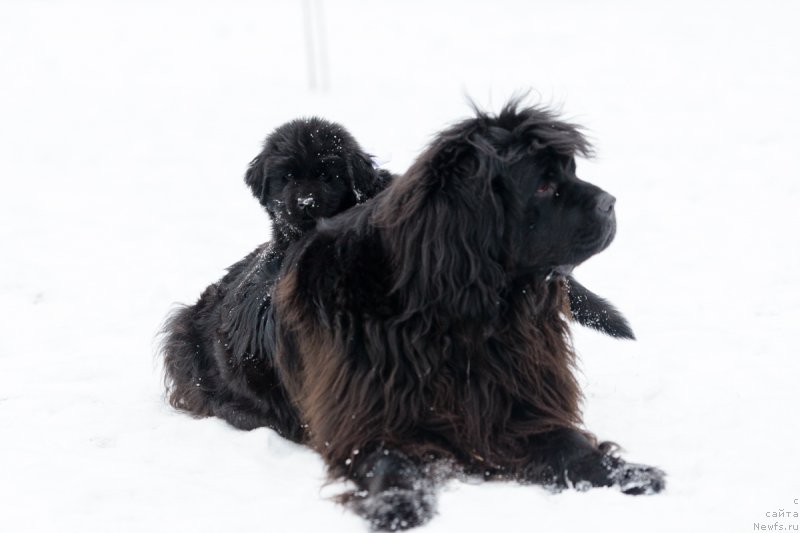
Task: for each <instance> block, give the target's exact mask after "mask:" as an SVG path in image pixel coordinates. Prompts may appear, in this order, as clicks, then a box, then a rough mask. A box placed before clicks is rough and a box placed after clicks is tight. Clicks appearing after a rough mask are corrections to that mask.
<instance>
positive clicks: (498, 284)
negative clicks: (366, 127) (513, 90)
mask: <svg viewBox="0 0 800 533" xmlns="http://www.w3.org/2000/svg"><path fill="white" fill-rule="evenodd" d="M448 133H449V134H448ZM470 134H471V132H470V131H463V129H459V127H458V126H456V127H455V128H453V130H451V132H446V133H445V135H443V136H442V137H443V138H442V139H441V140H440V141H439V142H437V143H435V144H434V145H433V146H431V147H430V148H429V149H428V150H427V151H426V152H425V153H424V154H423V155H422V156H420V158H419V159H417V161H416V162H415V163H414V164H413V165H412V167H411V168H410V169H409V170H408V171H407V172H406V174H405V175H404V176H402V177H399V178H397V180H396V181H394V183H393V184H392V186H391V187H389V189H388V192H389V194H388V195H387V196H385V197H384V198H383V201H382V202H381V210H380V211H379V212H378V214H377V216H376V218H375V222H376V224H377V225H378V226H379V227H381V228H383V229H384V230H385V231H386V232H385V236H386V238H387V239H388V240H389V241H390V242H391V246H390V248H391V249H392V252H393V255H394V257H393V263H394V265H396V270H395V274H396V276H395V279H394V286H393V291H394V292H396V293H398V294H402V295H403V297H404V298H406V299H407V300H408V302H406V305H411V304H410V303H409V302H415V304H414V305H419V306H434V307H437V308H441V309H443V310H445V312H446V313H448V314H450V315H452V316H460V317H462V318H465V319H467V318H478V317H481V318H483V317H485V314H486V313H496V312H497V302H498V301H499V300H500V297H499V292H500V291H501V290H502V284H503V280H504V279H505V270H504V265H503V264H502V263H501V256H502V252H501V250H502V249H503V247H504V246H505V242H504V231H505V227H504V225H505V213H504V211H503V205H502V202H500V201H498V200H497V198H495V197H494V193H493V190H492V178H493V169H494V168H495V167H494V163H493V162H492V161H490V160H489V159H491V157H492V156H491V154H487V153H485V152H483V151H482V150H479V149H477V148H476V146H475V144H474V143H473V142H472V140H471V139H470V138H469V136H470ZM495 155H496V154H495Z"/></svg>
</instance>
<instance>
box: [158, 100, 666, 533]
mask: <svg viewBox="0 0 800 533" xmlns="http://www.w3.org/2000/svg"><path fill="white" fill-rule="evenodd" d="M589 150H590V147H589V145H588V143H587V142H586V140H585V139H584V138H583V136H582V135H581V134H580V133H579V131H578V130H577V129H576V128H575V127H574V126H572V125H570V124H566V123H564V122H561V121H559V120H558V119H557V118H556V117H555V116H554V115H552V114H551V113H549V112H548V111H546V110H543V109H537V108H520V106H519V105H518V104H517V103H514V102H512V103H511V104H509V105H508V106H507V107H506V108H505V109H503V111H502V112H501V113H500V114H499V115H497V116H490V115H487V114H484V113H481V112H478V113H477V117H475V118H473V119H469V120H466V121H464V122H461V123H459V124H457V125H456V126H454V127H452V128H450V129H448V130H447V131H445V132H443V133H442V134H440V135H439V136H438V137H437V138H436V140H435V141H434V142H433V144H432V145H431V146H430V147H429V148H428V149H427V150H426V151H425V153H423V154H422V156H420V158H419V159H418V160H417V162H416V163H415V164H414V165H413V166H412V168H411V169H409V171H408V172H407V173H406V174H405V175H403V176H402V177H399V178H396V179H395V180H394V181H392V182H391V184H389V182H390V180H391V176H390V175H389V174H388V173H386V172H385V171H381V170H377V169H375V168H374V167H373V165H372V161H371V158H370V157H369V155H368V154H365V153H364V152H363V150H361V148H360V147H359V146H358V144H357V143H356V142H355V140H354V139H353V138H352V137H351V136H350V135H349V134H348V133H347V132H346V131H345V130H344V129H343V128H342V127H341V126H338V125H336V124H332V123H328V122H325V121H321V120H319V119H311V120H309V121H294V122H291V123H289V124H286V125H284V126H282V127H281V128H278V130H276V131H275V132H274V133H273V134H272V135H270V137H268V139H267V142H266V144H265V147H264V150H263V151H262V153H261V154H260V155H259V156H258V157H256V159H254V160H253V162H252V163H251V167H250V170H249V171H248V173H247V176H246V182H247V184H248V185H249V186H250V188H251V189H252V191H253V193H254V195H255V196H256V197H257V198H258V199H259V201H260V202H261V204H262V205H263V206H264V207H265V208H266V209H267V211H268V212H269V214H270V215H271V217H272V219H273V221H274V223H275V228H274V230H273V241H272V242H271V243H268V244H266V245H262V246H261V247H260V248H258V249H257V250H255V251H254V252H253V253H251V254H250V255H249V256H248V257H246V258H245V259H243V260H242V261H240V262H239V263H237V264H235V265H233V266H232V267H231V268H230V269H229V272H228V274H227V275H226V276H225V277H223V278H222V279H221V280H220V281H219V282H218V283H216V284H214V285H211V286H210V287H208V288H207V289H206V291H205V292H204V293H203V295H202V296H201V298H200V300H199V301H198V302H197V303H196V304H195V305H194V306H189V307H184V308H182V309H180V310H179V311H178V312H176V313H175V314H174V315H173V316H172V317H171V319H170V320H169V321H168V323H167V325H166V327H165V341H164V344H163V352H164V357H165V369H166V381H167V386H168V391H169V396H170V402H171V403H172V405H174V406H175V407H177V408H180V409H184V410H187V411H189V412H191V413H193V414H195V415H198V416H210V415H216V416H220V417H222V418H224V419H225V420H227V421H228V422H230V423H231V424H233V425H234V426H236V427H238V428H242V429H252V428H254V427H260V426H269V427H271V428H273V429H275V430H276V431H278V432H279V433H280V434H282V435H284V436H285V437H287V438H290V439H292V440H294V441H297V442H305V443H306V444H308V445H309V446H312V447H313V448H315V449H316V450H318V451H319V452H320V453H321V454H322V456H323V457H324V458H325V460H326V462H327V463H328V465H329V468H330V474H331V476H332V477H334V478H336V477H345V478H348V479H350V480H352V481H354V482H355V484H356V486H357V490H355V491H353V492H351V493H349V494H346V495H344V496H343V497H342V501H344V502H345V503H347V504H348V505H350V506H351V507H352V508H353V509H354V510H355V511H356V512H358V513H359V514H361V515H363V516H365V517H366V518H367V519H368V520H369V522H370V524H371V525H372V526H373V527H374V528H376V529H389V530H394V529H403V528H408V527H413V526H415V525H419V524H421V523H424V522H425V521H427V520H428V519H429V518H430V517H431V516H432V515H433V513H434V509H435V486H436V482H437V480H440V479H441V478H442V476H449V475H454V474H455V473H463V474H465V475H480V476H483V477H485V478H486V479H515V480H519V481H522V482H526V483H540V484H544V485H546V486H548V487H550V488H551V489H554V490H559V489H561V488H565V487H575V488H577V489H579V490H585V489H588V488H589V487H593V486H616V487H618V488H619V489H620V490H622V491H623V492H625V493H628V494H647V493H654V492H658V491H660V490H661V489H662V488H663V486H664V474H663V473H662V472H661V471H659V470H657V469H655V468H651V467H646V466H641V465H632V464H628V463H625V462H624V461H623V460H622V459H620V458H619V457H617V456H616V455H615V454H614V453H613V451H614V447H613V446H612V445H610V444H609V443H598V442H597V441H596V440H595V438H594V437H593V436H592V435H591V434H590V433H588V432H586V431H584V430H583V429H581V421H580V413H579V400H580V391H579V390H578V386H577V384H576V381H575V379H574V377H573V365H574V354H573V352H572V349H571V346H570V342H569V330H568V325H567V322H566V321H567V320H568V319H574V320H576V321H577V322H578V323H580V324H583V325H586V326H589V327H593V328H595V329H598V330H600V331H601V332H604V333H607V334H609V335H612V336H614V337H620V338H633V333H632V331H631V330H630V327H629V326H628V324H627V322H626V321H625V319H624V318H623V317H622V315H621V314H619V312H617V311H616V310H615V309H614V308H613V307H612V306H611V305H610V304H608V302H606V301H605V300H603V299H602V298H600V297H598V296H596V295H595V294H593V293H592V292H591V291H589V290H588V289H586V288H585V287H583V286H581V285H580V284H579V283H577V281H575V280H574V279H572V278H571V277H570V276H569V274H570V272H571V270H572V268H573V267H574V266H575V265H577V264H579V263H581V262H582V261H584V260H586V259H587V258H589V257H590V256H592V255H593V254H595V253H597V252H599V251H601V250H602V249H604V248H605V247H606V246H608V244H609V243H610V242H611V240H612V239H613V236H614V232H615V222H614V198H613V197H612V196H610V195H609V194H607V193H605V192H603V191H602V190H600V189H599V188H597V187H595V186H593V185H590V184H588V183H585V182H582V181H580V180H578V178H577V177H576V176H575V162H574V157H575V156H576V155H587V154H588V152H589ZM384 188H386V190H385V191H383V192H380V191H381V190H382V189H384ZM379 192H380V194H378V193H379ZM376 194H377V196H375V195H376ZM373 196H374V198H372V197H373ZM362 202H363V203H362ZM337 213H341V214H339V215H338V216H335V217H333V218H331V219H329V220H325V219H323V220H322V222H318V221H319V219H321V218H323V217H330V216H332V215H335V214H337Z"/></svg>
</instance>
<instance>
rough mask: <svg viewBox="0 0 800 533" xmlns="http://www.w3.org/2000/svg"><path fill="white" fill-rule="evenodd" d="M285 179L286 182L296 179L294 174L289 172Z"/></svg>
mask: <svg viewBox="0 0 800 533" xmlns="http://www.w3.org/2000/svg"><path fill="white" fill-rule="evenodd" d="M283 179H284V181H291V180H293V179H294V174H292V173H291V172H289V173H288V174H286V175H285V176H284V177H283Z"/></svg>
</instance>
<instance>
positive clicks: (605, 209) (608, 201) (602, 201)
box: [595, 192, 617, 215]
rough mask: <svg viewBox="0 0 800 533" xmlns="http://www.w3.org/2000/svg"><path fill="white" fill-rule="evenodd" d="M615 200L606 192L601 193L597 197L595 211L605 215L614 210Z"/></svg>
mask: <svg viewBox="0 0 800 533" xmlns="http://www.w3.org/2000/svg"><path fill="white" fill-rule="evenodd" d="M616 201H617V199H616V198H614V197H613V196H612V195H610V194H608V193H607V192H602V193H600V195H599V196H598V197H597V204H595V209H597V210H598V211H599V212H600V213H602V214H604V215H607V214H609V213H610V212H611V210H612V209H614V204H615V203H616Z"/></svg>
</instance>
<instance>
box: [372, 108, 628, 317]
mask: <svg viewBox="0 0 800 533" xmlns="http://www.w3.org/2000/svg"><path fill="white" fill-rule="evenodd" d="M590 152H591V147H590V145H589V143H588V141H587V140H586V139H585V137H584V136H583V135H582V134H581V132H580V131H579V129H578V128H577V127H575V126H573V125H571V124H568V123H566V122H562V121H560V120H558V119H557V117H556V116H555V115H554V114H553V113H551V112H550V111H547V110H544V109H541V108H536V107H529V108H521V107H520V106H519V104H518V103H517V102H516V101H512V102H511V103H510V104H508V105H507V106H506V107H505V108H504V109H503V110H502V111H501V112H500V113H499V114H498V115H489V114H486V113H483V112H477V116H476V117H474V118H471V119H468V120H465V121H463V122H460V123H458V124H456V125H455V126H453V127H451V128H449V129H447V130H445V131H444V132H442V133H441V134H439V135H438V136H437V137H436V139H435V140H434V141H433V143H432V145H431V146H430V147H429V148H428V149H427V150H426V151H425V152H424V153H423V154H422V155H421V156H420V157H419V159H418V160H417V161H416V162H415V163H414V165H412V167H411V168H410V169H409V171H408V172H407V173H406V175H404V176H403V177H401V178H398V179H397V180H396V181H395V183H394V184H393V186H392V187H391V188H390V191H389V194H388V195H386V196H385V197H384V201H383V204H382V205H383V207H382V209H381V212H380V216H379V217H378V219H377V220H378V222H379V224H381V225H384V226H385V227H387V228H390V227H394V228H397V229H398V230H399V231H398V232H395V233H394V235H395V238H396V240H397V246H398V250H401V251H400V252H398V254H397V257H396V262H397V263H399V264H401V265H405V266H403V267H402V268H401V271H400V275H399V277H398V279H397V280H396V286H400V285H403V284H404V283H407V282H408V281H409V280H411V279H412V278H413V279H417V280H421V279H422V278H423V277H424V278H426V279H427V280H429V281H422V284H423V285H424V287H423V290H424V291H426V292H427V293H428V294H430V295H431V299H436V298H442V299H444V298H446V296H445V293H448V292H449V293H452V294H453V295H457V297H458V298H462V299H463V298H465V296H464V295H465V294H466V295H469V294H470V293H471V294H472V296H467V297H466V298H467V299H468V300H471V301H472V303H473V304H475V305H473V307H478V306H480V304H479V303H478V302H477V300H476V298H477V299H479V300H480V301H481V302H487V301H491V300H492V299H493V298H495V297H496V287H498V286H502V285H503V284H504V283H506V281H504V280H507V279H508V276H509V275H512V276H513V275H515V274H520V275H531V274H541V275H542V277H547V276H548V275H549V274H551V273H553V272H556V273H559V272H565V271H568V270H570V269H571V268H572V267H574V266H575V265H577V264H579V263H581V262H583V261H585V260H586V259H588V258H589V257H591V256H592V255H594V254H596V253H598V252H600V251H601V250H603V249H604V248H605V247H607V246H608V245H609V244H610V243H611V240H612V239H613V237H614V233H615V229H616V223H615V215H614V197H613V196H611V195H610V194H608V193H606V192H604V191H603V190H602V189H600V188H599V187H596V186H595V185H592V184H590V183H586V182H584V181H581V180H580V179H578V177H577V176H576V173H575V158H576V157H577V156H581V155H583V156H588V155H590ZM403 258H407V259H406V260H405V261H404V260H403ZM406 267H407V268H406ZM415 269H416V270H423V271H425V270H427V272H420V273H418V274H415V273H413V271H414V270H415ZM437 294H438V296H437ZM468 307H469V305H462V306H460V308H461V309H466V308H468Z"/></svg>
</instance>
